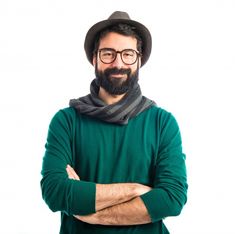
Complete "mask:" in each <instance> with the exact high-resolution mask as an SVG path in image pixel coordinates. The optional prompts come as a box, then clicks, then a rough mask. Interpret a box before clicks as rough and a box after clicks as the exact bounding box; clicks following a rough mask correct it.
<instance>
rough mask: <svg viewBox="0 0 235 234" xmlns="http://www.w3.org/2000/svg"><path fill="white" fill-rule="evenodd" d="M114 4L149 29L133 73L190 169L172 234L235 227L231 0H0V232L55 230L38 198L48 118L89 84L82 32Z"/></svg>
mask: <svg viewBox="0 0 235 234" xmlns="http://www.w3.org/2000/svg"><path fill="white" fill-rule="evenodd" d="M115 10H123V11H127V12H128V13H129V15H130V16H131V18H132V19H135V20H137V21H140V22H142V23H143V24H145V25H146V26H147V27H148V28H149V29H150V31H151V33H152V37H153V50H152V54H151V57H150V59H149V61H148V63H147V64H146V65H145V66H144V67H143V68H142V69H141V71H140V84H141V87H142V92H143V94H144V95H145V96H148V97H149V98H151V99H154V100H155V101H156V102H157V104H158V105H159V106H161V107H163V108H165V109H167V110H168V111H170V112H172V113H173V114H174V115H175V117H176V118H177V120H178V123H179V125H180V128H181V133H182V138H183V146H184V151H185V153H186V155H187V167H188V183H189V192H188V203H187V204H186V206H185V207H184V209H183V211H182V214H181V215H180V216H178V217H173V218H167V219H166V220H165V223H166V225H167V227H168V228H169V229H170V231H171V233H172V234H204V233H205V234H208V233H212V234H217V233H220V234H229V233H235V227H234V217H235V216H234V211H235V202H234V198H235V189H234V185H235V183H234V180H235V172H234V171H235V169H234V167H235V166H234V159H233V158H234V157H235V150H234V145H235V142H234V139H235V137H234V135H235V124H234V120H235V111H234V106H235V105H234V100H235V94H234V82H233V80H234V78H235V34H234V33H235V2H234V1H233V0H197V1H188V0H179V1H174V0H169V1H167V0H166V1H137V0H133V1H131V0H129V1H127V0H119V1H112V0H107V1H105V0H99V1H95V0H94V1H91V0H86V1H84V2H82V1H78V0H76V1H75V0H71V1H70V0H67V1H62V0H40V1H39V0H38V1H36V0H21V1H18V0H9V1H6V0H2V1H1V2H0V95H1V96H0V180H1V181H0V191H1V192H0V216H1V217H0V220H1V221H0V223H1V224H0V233H3V234H8V233H11V234H13V233H14V234H37V233H38V234H39V233H40V234H56V233H58V230H59V225H60V217H59V213H53V212H51V211H50V210H49V208H48V207H47V206H46V204H45V203H44V201H43V200H42V198H41V191H40V179H41V175H40V170H41V163H42V157H43V154H44V144H45V140H46V134H47V129H48V124H49V122H50V120H51V118H52V116H53V115H54V114H55V112H57V111H58V110H59V109H60V108H64V107H67V106H68V102H69V99H70V98H77V97H80V96H83V95H85V94H87V93H88V92H89V85H90V82H91V80H92V79H93V78H94V71H93V67H92V66H91V65H90V64H89V63H88V61H87V59H86V56H85V52H84V49H83V43H84V37H85V34H86V32H87V30H88V29H89V28H90V27H91V26H92V25H93V24H94V23H96V22H98V21H100V20H103V19H106V18H108V17H109V15H110V14H111V13H112V12H113V11H115Z"/></svg>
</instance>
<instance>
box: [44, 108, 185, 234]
mask: <svg viewBox="0 0 235 234" xmlns="http://www.w3.org/2000/svg"><path fill="white" fill-rule="evenodd" d="M45 147H46V151H45V155H44V158H43V165H42V176H43V178H42V180H41V188H42V196H43V199H44V200H45V202H46V203H47V205H48V206H49V207H50V209H51V210H52V211H61V228H60V233H61V234H75V233H76V234H80V233H81V234H86V233H87V234H98V233H99V234H101V233H102V234H106V233H108V234H112V233H121V234H126V233H135V234H140V233H141V234H142V233H143V234H147V233H151V234H160V233H169V232H168V231H167V229H166V227H165V225H164V224H163V222H162V219H163V218H165V217H168V216H176V215H179V214H180V212H181V210H182V207H183V206H184V204H185V203H186V199H187V198H186V197H187V195H186V194H187V182H186V168H185V155H184V154H183V153H182V146H181V136H180V131H179V127H178V124H177V122H176V120H175V118H174V117H173V116H172V114H170V113H168V112H167V111H165V110H163V109H161V108H158V107H156V106H153V107H151V108H150V109H148V110H146V111H144V112H142V113H141V114H139V115H138V116H137V117H135V118H133V119H130V120H129V123H128V124H127V125H124V126H123V125H118V124H110V123H106V122H103V121H100V120H98V119H95V118H92V117H89V116H86V115H82V114H78V113H77V111H76V110H75V109H73V108H65V109H63V110H60V111H58V113H56V114H55V116H54V117H53V119H52V121H51V123H50V126H49V131H48V137H47V143H46V146H45ZM67 164H70V165H71V166H72V167H73V168H74V169H75V171H76V172H78V174H79V177H80V179H81V180H80V181H78V180H71V179H69V178H68V175H67V172H66V165H67ZM127 182H128V183H141V184H145V185H148V186H151V187H153V189H152V190H151V191H149V192H148V193H145V194H144V195H142V196H141V199H142V200H143V202H144V204H145V206H146V208H147V210H148V213H149V215H150V217H151V220H152V222H151V223H150V224H144V225H132V226H103V225H90V224H87V223H84V222H81V221H79V220H77V219H75V218H74V217H73V215H86V214H91V213H95V193H96V186H95V185H96V183H102V184H110V183H127Z"/></svg>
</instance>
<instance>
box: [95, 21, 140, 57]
mask: <svg viewBox="0 0 235 234" xmlns="http://www.w3.org/2000/svg"><path fill="white" fill-rule="evenodd" d="M110 32H116V33H118V34H121V35H124V36H130V37H134V38H136V39H137V50H138V51H139V52H140V54H141V53H142V44H143V43H142V39H141V38H140V36H139V35H138V34H137V32H136V31H135V27H133V26H130V25H128V24H116V25H113V26H111V27H108V28H105V29H104V30H103V31H101V32H100V33H99V34H98V37H97V39H96V41H95V43H94V50H93V54H95V53H96V52H97V50H98V48H99V44H100V40H101V39H102V38H104V37H105V36H106V35H107V34H108V33H110Z"/></svg>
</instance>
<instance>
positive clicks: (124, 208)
mask: <svg viewBox="0 0 235 234" xmlns="http://www.w3.org/2000/svg"><path fill="white" fill-rule="evenodd" d="M75 217H76V218H77V219H79V220H81V221H83V222H86V223H90V224H100V225H140V224H146V223H150V222H151V218H150V216H149V214H148V211H147V209H146V207H145V205H144V203H143V201H142V200H141V198H140V197H136V198H134V199H132V200H130V201H128V202H125V203H121V204H118V205H115V206H112V207H108V208H106V209H103V210H101V211H98V212H97V213H95V214H91V215H86V216H75Z"/></svg>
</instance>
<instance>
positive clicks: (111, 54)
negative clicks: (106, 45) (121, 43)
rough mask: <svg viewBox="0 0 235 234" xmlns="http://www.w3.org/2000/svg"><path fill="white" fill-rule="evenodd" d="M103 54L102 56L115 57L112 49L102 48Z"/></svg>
mask: <svg viewBox="0 0 235 234" xmlns="http://www.w3.org/2000/svg"><path fill="white" fill-rule="evenodd" d="M101 55H102V57H113V56H114V52H113V51H112V50H102V51H101Z"/></svg>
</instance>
